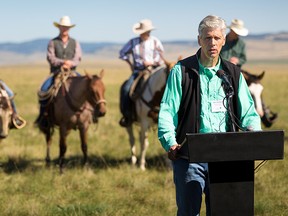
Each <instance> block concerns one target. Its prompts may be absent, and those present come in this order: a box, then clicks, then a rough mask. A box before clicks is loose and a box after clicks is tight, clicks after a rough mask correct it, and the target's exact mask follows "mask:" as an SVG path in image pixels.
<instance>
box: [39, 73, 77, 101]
mask: <svg viewBox="0 0 288 216" xmlns="http://www.w3.org/2000/svg"><path fill="white" fill-rule="evenodd" d="M50 76H52V77H53V79H54V82H53V84H52V85H51V87H50V88H49V89H48V91H41V89H40V90H39V91H38V93H37V94H38V99H39V101H47V102H46V105H49V104H50V103H51V102H52V101H53V99H54V97H55V96H56V95H57V94H58V92H59V89H60V88H61V86H62V85H63V84H64V87H65V88H66V86H65V82H66V80H67V79H68V78H69V77H71V76H76V75H75V73H74V72H73V71H61V72H59V73H56V74H51V75H50Z"/></svg>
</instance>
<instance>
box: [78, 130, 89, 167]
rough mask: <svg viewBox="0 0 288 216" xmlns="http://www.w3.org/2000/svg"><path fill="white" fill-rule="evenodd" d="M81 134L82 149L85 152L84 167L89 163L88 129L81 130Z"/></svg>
mask: <svg viewBox="0 0 288 216" xmlns="http://www.w3.org/2000/svg"><path fill="white" fill-rule="evenodd" d="M79 134H80V139H81V149H82V152H83V165H85V164H86V163H87V157H88V156H87V151H88V150H87V149H88V148H87V128H84V127H83V128H79Z"/></svg>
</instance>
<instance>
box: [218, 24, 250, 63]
mask: <svg viewBox="0 0 288 216" xmlns="http://www.w3.org/2000/svg"><path fill="white" fill-rule="evenodd" d="M229 28H230V32H229V33H228V34H227V36H226V42H225V45H224V46H223V48H222V50H221V57H222V58H223V59H225V60H227V61H230V62H231V63H233V64H235V65H237V66H239V67H240V68H241V67H242V65H243V64H244V63H245V62H246V61H247V58H246V46H245V42H244V40H243V39H242V38H241V37H240V36H247V35H248V29H246V28H245V27H244V22H243V21H242V20H239V19H233V20H232V22H231V25H230V26H229Z"/></svg>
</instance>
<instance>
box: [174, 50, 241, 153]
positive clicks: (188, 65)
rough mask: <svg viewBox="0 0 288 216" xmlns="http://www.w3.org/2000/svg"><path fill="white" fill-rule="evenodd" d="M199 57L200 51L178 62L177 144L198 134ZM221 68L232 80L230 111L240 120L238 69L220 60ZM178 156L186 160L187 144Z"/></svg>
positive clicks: (199, 99) (199, 100)
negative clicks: (180, 94) (190, 134)
mask: <svg viewBox="0 0 288 216" xmlns="http://www.w3.org/2000/svg"><path fill="white" fill-rule="evenodd" d="M199 55H200V50H198V52H197V54H196V55H193V56H190V57H188V58H186V59H183V60H181V61H180V63H181V70H182V99H181V103H180V107H179V111H178V127H177V129H176V141H177V143H182V142H183V141H184V139H185V137H186V134H187V133H199V127H200V119H199V118H200V105H201V103H200V102H201V98H200V82H199V78H200V77H199V64H198V56H199ZM221 66H222V68H223V70H224V71H225V72H226V73H227V74H229V75H230V76H231V78H232V80H231V81H232V85H233V88H234V92H235V95H234V96H233V99H232V100H233V106H232V107H231V110H232V112H233V113H234V115H235V116H236V117H237V119H240V118H239V115H238V109H237V107H238V106H237V105H238V102H237V98H238V95H237V92H238V87H239V77H240V73H241V71H240V68H239V67H237V66H235V65H233V64H232V63H230V62H228V61H225V60H223V59H221ZM234 120H236V119H234ZM236 122H237V121H236ZM237 123H239V122H237ZM179 154H180V155H181V156H182V157H183V156H184V158H188V146H187V142H186V143H185V144H184V145H183V146H182V148H181V149H180V151H179Z"/></svg>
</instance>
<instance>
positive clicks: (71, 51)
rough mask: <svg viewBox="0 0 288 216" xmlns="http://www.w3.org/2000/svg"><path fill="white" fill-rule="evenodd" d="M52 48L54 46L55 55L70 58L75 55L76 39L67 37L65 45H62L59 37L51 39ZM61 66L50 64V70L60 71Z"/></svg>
mask: <svg viewBox="0 0 288 216" xmlns="http://www.w3.org/2000/svg"><path fill="white" fill-rule="evenodd" d="M53 43H54V48H55V56H56V57H57V58H60V59H65V60H71V59H73V58H74V56H75V50H76V41H75V40H74V39H73V38H69V41H68V43H67V46H66V47H64V46H63V43H62V40H61V39H60V38H59V37H56V38H54V39H53ZM60 69H61V66H57V67H54V66H52V65H51V67H50V72H51V73H53V72H58V71H60ZM75 69H76V67H74V68H71V70H75Z"/></svg>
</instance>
